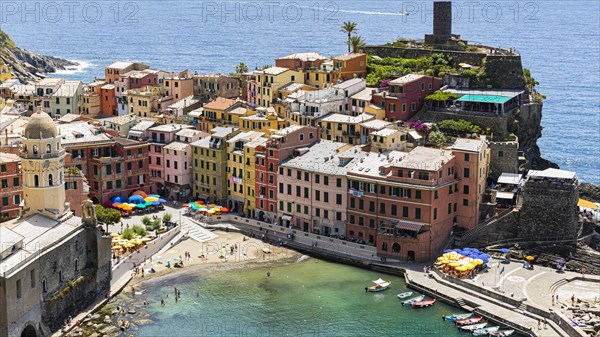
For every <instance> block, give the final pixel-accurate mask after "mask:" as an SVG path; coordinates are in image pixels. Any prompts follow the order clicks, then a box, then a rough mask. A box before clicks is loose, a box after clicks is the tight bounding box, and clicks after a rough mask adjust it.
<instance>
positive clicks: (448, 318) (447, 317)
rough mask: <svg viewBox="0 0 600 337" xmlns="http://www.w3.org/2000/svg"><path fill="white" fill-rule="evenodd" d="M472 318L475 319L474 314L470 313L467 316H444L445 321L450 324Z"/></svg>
mask: <svg viewBox="0 0 600 337" xmlns="http://www.w3.org/2000/svg"><path fill="white" fill-rule="evenodd" d="M471 317H473V314H472V313H470V312H469V313H466V314H451V315H446V316H442V318H443V319H444V321H448V322H456V321H458V320H461V319H467V318H471Z"/></svg>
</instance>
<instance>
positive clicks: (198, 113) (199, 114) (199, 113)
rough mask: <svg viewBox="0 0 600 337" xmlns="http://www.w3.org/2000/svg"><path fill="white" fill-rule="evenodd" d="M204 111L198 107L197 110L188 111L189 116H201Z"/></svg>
mask: <svg viewBox="0 0 600 337" xmlns="http://www.w3.org/2000/svg"><path fill="white" fill-rule="evenodd" d="M203 112H204V110H203V109H196V110H193V111H190V112H189V113H188V117H200V116H202V113H203Z"/></svg>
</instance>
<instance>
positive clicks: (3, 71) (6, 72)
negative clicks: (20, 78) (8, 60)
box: [0, 64, 12, 82]
mask: <svg viewBox="0 0 600 337" xmlns="http://www.w3.org/2000/svg"><path fill="white" fill-rule="evenodd" d="M11 78H12V74H11V72H10V68H9V67H8V65H6V64H2V65H0V82H3V81H6V80H10V79H11Z"/></svg>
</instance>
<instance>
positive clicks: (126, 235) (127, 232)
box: [121, 228, 135, 240]
mask: <svg viewBox="0 0 600 337" xmlns="http://www.w3.org/2000/svg"><path fill="white" fill-rule="evenodd" d="M134 236H135V232H134V231H133V228H125V229H124V230H123V233H121V237H123V239H125V240H131V239H133V237H134Z"/></svg>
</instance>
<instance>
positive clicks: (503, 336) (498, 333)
mask: <svg viewBox="0 0 600 337" xmlns="http://www.w3.org/2000/svg"><path fill="white" fill-rule="evenodd" d="M513 333H515V330H499V331H496V332H492V333H490V336H499V337H506V336H510V335H512V334H513Z"/></svg>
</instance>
